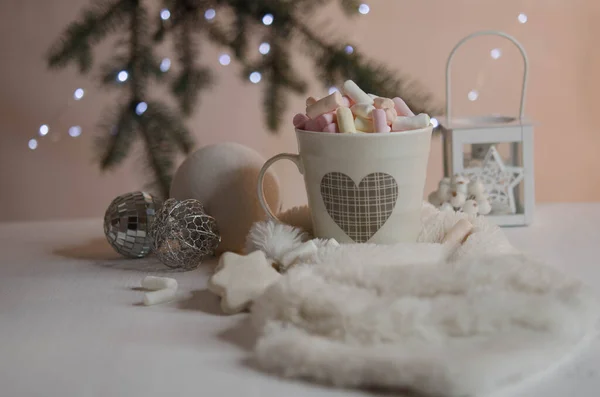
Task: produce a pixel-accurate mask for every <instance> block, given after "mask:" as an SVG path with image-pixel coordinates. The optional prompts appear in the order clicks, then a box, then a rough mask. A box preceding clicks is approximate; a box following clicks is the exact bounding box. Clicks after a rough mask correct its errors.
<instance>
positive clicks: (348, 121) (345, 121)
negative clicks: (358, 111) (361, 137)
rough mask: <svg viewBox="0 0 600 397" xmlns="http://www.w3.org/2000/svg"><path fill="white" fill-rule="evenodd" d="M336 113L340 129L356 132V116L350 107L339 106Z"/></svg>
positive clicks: (341, 130)
mask: <svg viewBox="0 0 600 397" xmlns="http://www.w3.org/2000/svg"><path fill="white" fill-rule="evenodd" d="M335 113H336V115H337V123H338V129H339V130H340V132H356V127H355V126H354V117H353V115H352V111H351V110H350V108H347V107H338V108H337V110H336V111H335Z"/></svg>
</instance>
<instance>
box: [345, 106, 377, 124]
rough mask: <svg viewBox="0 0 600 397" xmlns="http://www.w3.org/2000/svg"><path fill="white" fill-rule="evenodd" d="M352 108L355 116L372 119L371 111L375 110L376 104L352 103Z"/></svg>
mask: <svg viewBox="0 0 600 397" xmlns="http://www.w3.org/2000/svg"><path fill="white" fill-rule="evenodd" d="M350 109H351V110H352V113H354V115H355V116H357V117H362V118H363V119H368V120H370V119H371V118H372V117H373V116H372V115H371V113H372V112H373V110H375V106H373V105H368V104H366V103H357V104H355V105H352V108H350Z"/></svg>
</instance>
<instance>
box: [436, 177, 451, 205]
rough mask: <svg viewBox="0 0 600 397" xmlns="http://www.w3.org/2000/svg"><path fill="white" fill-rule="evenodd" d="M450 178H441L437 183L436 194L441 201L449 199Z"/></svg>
mask: <svg viewBox="0 0 600 397" xmlns="http://www.w3.org/2000/svg"><path fill="white" fill-rule="evenodd" d="M450 184H451V181H450V178H443V179H442V180H441V181H440V183H439V184H438V190H437V192H438V196H439V197H440V200H442V202H445V201H448V200H450Z"/></svg>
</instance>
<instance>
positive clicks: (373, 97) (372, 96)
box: [367, 94, 379, 99]
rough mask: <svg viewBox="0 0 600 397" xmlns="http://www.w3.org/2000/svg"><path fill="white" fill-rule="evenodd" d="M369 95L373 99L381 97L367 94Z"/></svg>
mask: <svg viewBox="0 0 600 397" xmlns="http://www.w3.org/2000/svg"><path fill="white" fill-rule="evenodd" d="M367 95H368V96H370V97H371V99H375V98H379V97H378V96H377V95H375V94H367Z"/></svg>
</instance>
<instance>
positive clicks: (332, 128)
mask: <svg viewBox="0 0 600 397" xmlns="http://www.w3.org/2000/svg"><path fill="white" fill-rule="evenodd" d="M323 132H332V133H335V132H340V131H339V130H338V126H337V124H336V123H329V124H327V125H326V126H325V128H323Z"/></svg>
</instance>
